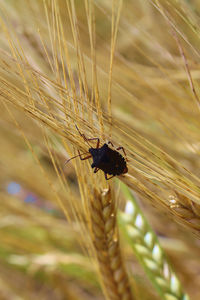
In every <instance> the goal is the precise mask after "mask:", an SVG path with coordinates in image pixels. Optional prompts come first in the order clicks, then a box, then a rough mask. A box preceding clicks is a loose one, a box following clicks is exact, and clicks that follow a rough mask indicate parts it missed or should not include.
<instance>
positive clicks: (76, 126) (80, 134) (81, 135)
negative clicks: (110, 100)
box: [75, 124, 91, 147]
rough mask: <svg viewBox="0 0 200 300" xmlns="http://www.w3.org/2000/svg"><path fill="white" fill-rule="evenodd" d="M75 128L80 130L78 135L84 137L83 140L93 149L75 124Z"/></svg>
mask: <svg viewBox="0 0 200 300" xmlns="http://www.w3.org/2000/svg"><path fill="white" fill-rule="evenodd" d="M75 127H76V129H77V130H78V133H79V134H80V136H82V138H83V139H84V141H85V142H86V143H87V144H88V146H89V147H91V145H90V144H89V142H88V139H87V138H86V136H85V134H83V133H81V132H80V130H79V129H78V126H77V125H76V124H75Z"/></svg>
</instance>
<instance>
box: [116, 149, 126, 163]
mask: <svg viewBox="0 0 200 300" xmlns="http://www.w3.org/2000/svg"><path fill="white" fill-rule="evenodd" d="M116 150H122V151H123V153H124V155H125V158H126V161H128V159H127V156H126V152H125V150H124V147H118V148H117V149H116Z"/></svg>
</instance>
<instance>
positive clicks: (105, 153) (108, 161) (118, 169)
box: [89, 144, 128, 180]
mask: <svg viewBox="0 0 200 300" xmlns="http://www.w3.org/2000/svg"><path fill="white" fill-rule="evenodd" d="M120 148H121V147H120ZM89 153H90V154H91V157H92V158H93V163H92V165H91V167H92V168H94V173H96V172H97V171H98V170H102V171H104V174H105V178H106V180H109V179H111V178H112V177H114V176H116V175H121V174H125V173H127V172H128V168H127V165H126V160H125V158H124V157H123V156H122V155H121V154H120V153H119V152H118V151H117V150H113V149H111V148H110V147H109V146H108V144H104V145H103V146H102V147H100V148H90V149H89ZM107 175H112V176H111V177H109V178H108V176H107Z"/></svg>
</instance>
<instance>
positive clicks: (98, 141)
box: [82, 134, 100, 149]
mask: <svg viewBox="0 0 200 300" xmlns="http://www.w3.org/2000/svg"><path fill="white" fill-rule="evenodd" d="M82 136H83V138H84V140H85V141H94V140H97V145H96V149H98V148H99V143H100V140H99V138H92V139H88V138H86V136H85V134H83V135H82Z"/></svg>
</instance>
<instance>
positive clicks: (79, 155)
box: [63, 151, 89, 167]
mask: <svg viewBox="0 0 200 300" xmlns="http://www.w3.org/2000/svg"><path fill="white" fill-rule="evenodd" d="M87 153H89V152H88V151H87V152H84V153H81V154H78V155H75V156H73V157H71V158H69V159H67V160H66V161H65V163H64V166H63V167H65V166H66V164H67V163H68V162H69V161H70V160H72V159H74V158H76V157H81V155H82V154H87Z"/></svg>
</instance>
